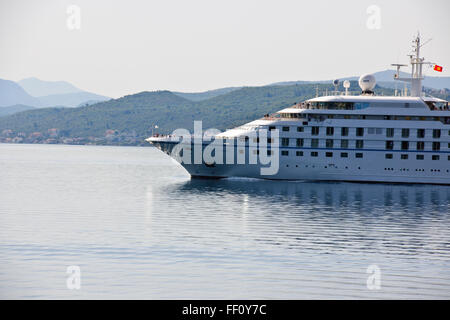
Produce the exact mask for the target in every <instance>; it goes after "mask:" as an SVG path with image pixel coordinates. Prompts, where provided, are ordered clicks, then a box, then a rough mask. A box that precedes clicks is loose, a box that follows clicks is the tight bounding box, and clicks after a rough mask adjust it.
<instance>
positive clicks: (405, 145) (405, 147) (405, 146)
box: [402, 141, 409, 150]
mask: <svg viewBox="0 0 450 320" xmlns="http://www.w3.org/2000/svg"><path fill="white" fill-rule="evenodd" d="M408 149H409V142H408V141H402V150H408Z"/></svg>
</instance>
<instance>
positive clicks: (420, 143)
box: [417, 141, 425, 150]
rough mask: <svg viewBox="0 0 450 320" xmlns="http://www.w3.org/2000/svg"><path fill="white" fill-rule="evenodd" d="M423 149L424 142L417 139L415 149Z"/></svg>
mask: <svg viewBox="0 0 450 320" xmlns="http://www.w3.org/2000/svg"><path fill="white" fill-rule="evenodd" d="M424 149H425V142H423V141H417V150H424Z"/></svg>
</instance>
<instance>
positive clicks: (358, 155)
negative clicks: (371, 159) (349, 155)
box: [355, 153, 363, 158]
mask: <svg viewBox="0 0 450 320" xmlns="http://www.w3.org/2000/svg"><path fill="white" fill-rule="evenodd" d="M362 157H363V154H362V153H355V158H362Z"/></svg>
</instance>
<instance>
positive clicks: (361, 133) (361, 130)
mask: <svg viewBox="0 0 450 320" xmlns="http://www.w3.org/2000/svg"><path fill="white" fill-rule="evenodd" d="M356 136H357V137H362V136H364V128H356Z"/></svg>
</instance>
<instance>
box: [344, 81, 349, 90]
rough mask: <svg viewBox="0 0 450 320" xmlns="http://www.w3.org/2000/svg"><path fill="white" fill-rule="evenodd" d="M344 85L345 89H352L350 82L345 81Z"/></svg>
mask: <svg viewBox="0 0 450 320" xmlns="http://www.w3.org/2000/svg"><path fill="white" fill-rule="evenodd" d="M343 85H344V88H346V89H348V88H350V81H348V80H345V81H344V83H343Z"/></svg>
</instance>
